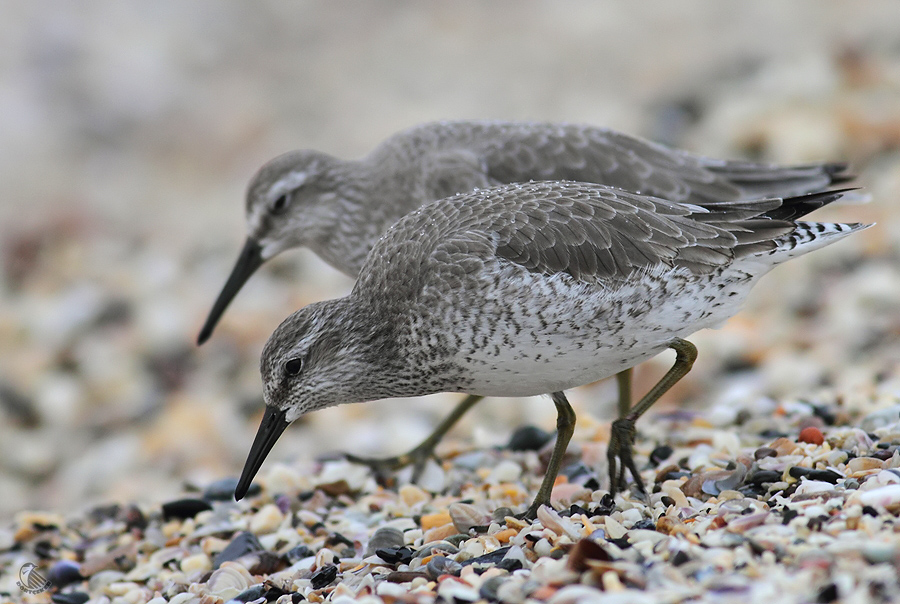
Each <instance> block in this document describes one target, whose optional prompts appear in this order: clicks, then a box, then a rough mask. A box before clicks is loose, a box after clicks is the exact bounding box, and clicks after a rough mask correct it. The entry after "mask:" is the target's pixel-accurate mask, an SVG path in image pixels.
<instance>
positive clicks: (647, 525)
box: [631, 518, 656, 531]
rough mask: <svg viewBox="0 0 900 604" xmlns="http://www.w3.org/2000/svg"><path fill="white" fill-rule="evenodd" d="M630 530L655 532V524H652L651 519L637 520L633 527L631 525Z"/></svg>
mask: <svg viewBox="0 0 900 604" xmlns="http://www.w3.org/2000/svg"><path fill="white" fill-rule="evenodd" d="M631 528H634V529H646V530H648V531H655V530H656V523H655V522H653V519H652V518H642V519H641V520H638V521H637V522H635V523H634V525H633V526H632V527H631Z"/></svg>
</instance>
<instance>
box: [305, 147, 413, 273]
mask: <svg viewBox="0 0 900 604" xmlns="http://www.w3.org/2000/svg"><path fill="white" fill-rule="evenodd" d="M332 178H333V182H334V183H335V186H334V188H333V191H334V192H333V197H330V198H329V199H328V200H327V202H324V203H323V204H322V207H321V209H320V211H318V212H316V217H315V220H316V223H317V229H316V231H317V233H316V236H315V237H314V238H313V239H312V240H311V241H310V243H309V247H311V248H312V249H313V251H314V252H316V254H318V255H319V256H320V257H321V258H322V259H324V260H325V261H326V262H328V263H329V264H330V265H332V266H333V267H335V268H336V269H338V270H339V271H341V272H343V273H344V274H346V275H349V276H351V277H356V276H358V275H359V271H360V269H361V268H362V265H363V263H364V262H365V260H366V256H367V255H368V253H369V250H371V249H372V247H373V246H374V245H375V243H376V242H377V241H378V239H379V238H380V237H381V236H382V235H383V234H384V232H385V231H387V229H388V228H389V227H390V226H391V225H392V224H393V223H394V222H396V220H397V219H398V218H400V216H402V215H403V214H405V213H406V212H405V211H402V210H401V209H398V205H397V200H394V199H392V198H391V193H390V192H389V190H388V189H389V187H388V186H387V183H386V181H385V178H384V177H383V176H381V172H380V168H379V166H377V165H375V164H372V163H371V162H367V161H352V162H343V163H342V164H340V165H336V166H335V167H334V169H333V174H332Z"/></svg>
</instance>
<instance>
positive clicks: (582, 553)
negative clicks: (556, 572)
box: [566, 539, 612, 573]
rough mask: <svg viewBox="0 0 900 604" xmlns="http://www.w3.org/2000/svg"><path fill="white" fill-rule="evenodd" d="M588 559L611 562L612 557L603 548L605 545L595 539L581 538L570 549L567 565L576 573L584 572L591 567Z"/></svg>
mask: <svg viewBox="0 0 900 604" xmlns="http://www.w3.org/2000/svg"><path fill="white" fill-rule="evenodd" d="M588 560H601V561H603V562H609V561H610V560H612V558H611V557H610V555H609V553H608V552H607V551H606V550H605V549H603V546H601V545H600V544H599V543H597V542H596V541H594V540H593V539H579V540H578V541H577V542H576V543H575V545H574V547H572V549H571V550H570V551H569V559H568V560H567V561H566V566H567V567H568V568H569V569H570V570H573V571H575V572H576V573H580V572H584V571H586V570H588V569H589V568H590V566H589V565H588V564H587V561H588Z"/></svg>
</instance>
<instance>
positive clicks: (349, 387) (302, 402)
mask: <svg viewBox="0 0 900 604" xmlns="http://www.w3.org/2000/svg"><path fill="white" fill-rule="evenodd" d="M354 305H355V301H354V300H353V299H352V297H348V298H341V299H339V300H329V301H326V302H318V303H315V304H311V305H309V306H307V307H305V308H303V309H301V310H299V311H297V312H295V313H294V314H292V315H291V316H289V317H288V318H287V319H285V320H284V322H282V324H281V325H279V326H278V328H277V329H276V330H275V332H274V333H273V334H272V335H271V337H269V340H268V342H266V345H265V347H264V348H263V353H262V358H261V360H260V373H261V374H262V380H263V399H264V400H265V403H266V411H265V414H264V415H263V420H262V423H261V424H260V426H259V431H258V432H257V434H256V439H255V440H254V441H253V445H252V446H251V447H250V454H249V456H248V457H247V463H246V464H245V466H244V471H243V473H242V475H241V479H240V481H239V483H238V488H237V489H236V490H235V496H236V497H237V498H238V499H240V498H241V497H243V495H244V494H245V493H246V492H247V489H248V488H249V487H250V481H251V480H252V479H253V477H254V476H255V475H256V472H257V471H258V470H259V468H260V466H261V465H262V463H263V460H264V459H265V457H266V455H267V454H268V453H269V451H270V450H271V449H272V447H273V446H274V445H275V442H276V440H278V437H279V436H280V435H281V433H282V432H284V430H285V428H287V427H288V426H289V425H290V424H291V422H293V421H295V420H296V419H297V418H299V417H300V416H302V415H304V414H305V413H308V412H310V411H315V410H316V409H323V408H325V407H332V406H334V405H338V404H341V403H356V402H362V401H368V400H373V399H376V398H384V397H386V396H390V394H391V392H390V384H391V379H392V378H391V371H390V359H391V358H392V355H391V348H390V345H389V344H388V343H387V342H389V340H390V335H389V333H388V331H387V329H389V328H386V327H385V325H384V323H383V322H371V321H367V317H368V315H366V313H365V312H362V311H361V310H358V309H356V307H355V306H354Z"/></svg>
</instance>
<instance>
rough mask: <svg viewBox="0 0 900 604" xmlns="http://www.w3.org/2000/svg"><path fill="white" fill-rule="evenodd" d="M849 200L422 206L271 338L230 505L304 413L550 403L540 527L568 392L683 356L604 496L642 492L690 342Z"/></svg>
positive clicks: (609, 196) (566, 186) (823, 233)
mask: <svg viewBox="0 0 900 604" xmlns="http://www.w3.org/2000/svg"><path fill="white" fill-rule="evenodd" d="M842 193H843V192H842V191H835V192H821V193H813V194H809V195H804V196H799V197H794V198H787V199H760V200H755V201H734V202H731V201H725V202H717V203H707V204H705V206H699V205H694V204H686V203H678V202H673V201H668V200H664V199H660V198H657V197H651V196H647V195H639V194H634V193H628V192H625V191H622V190H619V189H615V188H612V187H607V186H602V185H596V184H588V183H576V182H535V183H527V184H514V185H505V186H500V187H494V188H489V189H482V190H478V191H474V192H471V193H466V194H460V195H456V196H453V197H450V198H447V199H442V200H438V201H436V202H432V203H428V204H426V205H424V206H423V207H421V208H419V209H418V210H416V211H414V212H412V213H410V214H409V215H407V216H405V217H404V218H402V219H401V220H400V221H398V222H397V223H396V224H394V226H392V227H391V228H390V229H389V230H388V231H387V233H386V234H385V235H384V237H382V238H381V239H380V240H379V241H378V243H377V244H376V245H375V247H374V248H373V249H372V251H371V252H370V254H369V256H368V258H367V260H366V263H365V264H364V265H363V268H362V271H361V273H360V275H359V279H358V281H357V284H356V286H355V287H354V289H353V291H352V292H351V294H350V295H349V296H347V297H344V298H340V299H336V300H329V301H325V302H319V303H315V304H311V305H309V306H307V307H305V308H303V309H301V310H299V311H297V312H296V313H294V314H292V315H291V316H290V317H288V318H287V319H286V320H285V321H284V322H283V323H282V324H281V325H280V326H279V327H278V328H277V329H276V330H275V332H274V333H273V334H272V336H271V337H270V338H269V341H268V342H267V343H266V346H265V348H264V350H263V355H262V361H261V373H262V377H263V382H264V399H265V402H266V412H265V414H264V416H263V420H262V423H261V425H260V428H259V431H258V433H257V436H256V439H255V440H254V442H253V445H252V447H251V450H250V454H249V456H248V459H247V462H246V465H245V466H244V471H243V473H242V476H241V479H240V482H239V484H238V487H237V489H236V491H235V496H236V497H237V498H238V499H240V498H242V497H243V496H244V494H245V493H246V491H247V489H248V488H249V486H250V483H251V481H252V479H253V477H254V475H255V474H256V472H257V471H258V469H259V467H260V466H261V464H262V462H263V460H264V458H265V456H266V455H267V453H268V452H269V450H270V449H271V448H272V446H273V445H274V443H275V441H276V440H277V438H278V436H279V435H280V434H281V433H282V432H283V431H284V429H285V428H286V427H287V426H288V425H289V424H290V423H291V422H293V421H294V420H296V419H297V418H299V417H300V416H302V415H303V414H305V413H308V412H310V411H314V410H317V409H323V408H326V407H331V406H334V405H338V404H341V403H348V402H363V401H370V400H375V399H380V398H388V397H408V396H418V395H425V394H431V393H435V392H442V391H453V392H466V393H470V394H474V395H479V396H530V395H536V394H548V393H549V394H551V397H552V399H553V402H554V404H555V405H556V408H557V412H558V419H557V430H558V436H557V441H556V445H555V447H554V450H553V455H552V457H551V460H550V463H549V464H548V469H547V472H546V474H545V476H544V480H543V482H542V484H541V487H540V490H539V491H538V493H537V495H536V497H535V499H534V501H533V503H532V505H531V506H530V507H529V508H528V510H527V512H526V515H529V516H533V515H534V514H535V513H536V511H537V508H538V507H539V506H540V505H542V504H547V503H549V500H550V490H551V488H552V486H553V481H554V479H555V478H556V474H557V472H558V469H559V464H560V461H561V458H562V455H563V454H564V453H565V450H566V447H567V445H568V442H569V439H570V438H571V436H572V432H573V431H574V422H575V414H574V411H573V410H572V408H571V406H570V405H569V403H568V401H567V400H566V397H565V395H564V394H563V391H564V390H566V389H568V388H572V387H574V386H579V385H582V384H586V383H589V382H593V381H596V380H599V379H602V378H605V377H609V376H611V375H614V374H616V373H618V372H621V371H623V370H626V369H628V368H630V367H633V366H634V365H636V364H638V363H640V362H642V361H645V360H647V359H649V358H651V357H653V356H655V355H656V354H658V353H659V352H661V351H663V350H665V349H666V348H672V349H674V350H675V351H676V355H677V356H676V361H675V364H674V365H673V366H672V368H671V369H670V370H669V372H668V373H667V374H666V375H665V376H664V377H663V378H662V379H661V380H660V381H659V383H658V384H657V385H656V386H654V387H653V388H652V389H651V390H650V392H649V393H647V394H646V395H645V396H644V397H643V398H642V399H641V401H640V402H638V404H637V405H636V406H635V407H634V408H633V409H632V410H630V411H629V413H628V414H626V415H625V416H624V417H621V418H619V419H618V420H616V421H615V422H614V424H613V431H612V437H611V439H610V445H609V452H608V458H609V462H610V464H609V473H610V489H611V491H612V492H615V491H616V490H618V489H621V488H622V487H623V486H624V469H625V468H626V467H627V468H628V469H629V471H630V472H631V474H632V475H633V477H634V479H635V482H636V484H637V485H638V487H639V489H640V490H641V491H643V484H642V482H641V479H640V476H639V474H638V471H637V468H636V467H635V464H634V461H633V459H632V453H631V447H632V443H633V440H634V434H635V433H634V423H635V421H636V420H637V418H638V417H640V416H641V415H642V414H643V413H644V412H645V411H646V410H647V409H648V408H649V407H650V406H651V405H653V403H654V402H655V401H656V400H657V399H658V398H659V397H660V396H661V395H662V394H663V393H665V392H666V390H668V389H669V388H670V387H671V386H672V385H673V384H674V383H675V382H677V381H678V380H679V379H680V378H681V377H683V376H684V375H685V374H686V373H687V372H688V371H689V370H690V368H691V365H692V364H693V361H694V358H695V357H696V349H695V348H694V346H693V345H692V344H690V342H687V341H686V340H684V339H683V338H684V337H687V336H688V335H690V334H692V333H694V332H695V331H697V330H699V329H703V328H706V327H715V326H717V325H719V324H721V323H722V322H723V321H725V320H726V319H727V318H729V317H731V316H732V315H734V314H735V313H736V312H737V311H738V310H739V308H740V305H741V303H742V302H743V300H744V298H745V297H746V295H747V294H748V293H749V291H750V289H751V287H752V285H753V284H754V283H755V282H756V281H757V280H758V279H759V278H760V277H761V276H762V275H764V274H765V273H767V272H768V271H769V270H771V269H772V268H773V267H774V266H776V265H778V264H780V263H782V262H784V261H786V260H788V259H790V258H794V257H796V256H799V255H801V254H804V253H807V252H809V251H812V250H815V249H818V248H820V247H822V246H825V245H828V244H830V243H833V242H835V241H837V240H839V239H841V238H843V237H845V236H846V235H848V234H850V233H852V232H854V231H856V230H859V229H861V228H864V227H865V226H866V225H861V224H838V223H815V222H799V221H796V219H797V218H799V217H801V216H803V215H804V214H806V213H808V212H811V211H812V210H814V209H816V208H818V207H821V206H822V205H825V204H827V203H829V202H831V201H833V200H835V199H837V198H839V197H840V196H841V195H842Z"/></svg>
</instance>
